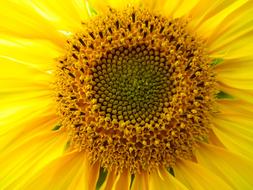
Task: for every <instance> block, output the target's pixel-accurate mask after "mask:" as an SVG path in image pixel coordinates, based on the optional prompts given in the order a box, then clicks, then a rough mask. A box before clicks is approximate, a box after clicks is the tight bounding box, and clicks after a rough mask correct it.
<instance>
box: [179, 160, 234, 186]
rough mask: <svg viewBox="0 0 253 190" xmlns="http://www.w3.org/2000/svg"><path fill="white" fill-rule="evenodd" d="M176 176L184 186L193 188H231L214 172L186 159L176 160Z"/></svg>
mask: <svg viewBox="0 0 253 190" xmlns="http://www.w3.org/2000/svg"><path fill="white" fill-rule="evenodd" d="M174 172H175V176H176V178H177V179H178V180H179V181H181V182H182V183H183V184H184V185H185V186H186V187H188V188H189V189H194V190H213V189H223V190H225V189H226V190H232V188H231V187H230V186H229V185H228V184H226V182H224V181H223V180H222V178H219V177H218V176H216V175H215V174H214V173H212V172H211V171H209V170H208V169H206V168H204V167H202V166H201V165H200V164H196V163H193V162H191V161H186V160H178V161H177V163H176V167H175V168H174Z"/></svg>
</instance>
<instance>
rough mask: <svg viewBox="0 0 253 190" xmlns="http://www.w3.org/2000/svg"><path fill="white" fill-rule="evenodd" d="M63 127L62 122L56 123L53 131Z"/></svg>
mask: <svg viewBox="0 0 253 190" xmlns="http://www.w3.org/2000/svg"><path fill="white" fill-rule="evenodd" d="M60 128H61V124H59V123H58V124H56V125H55V126H54V127H53V129H52V131H57V130H58V129H60Z"/></svg>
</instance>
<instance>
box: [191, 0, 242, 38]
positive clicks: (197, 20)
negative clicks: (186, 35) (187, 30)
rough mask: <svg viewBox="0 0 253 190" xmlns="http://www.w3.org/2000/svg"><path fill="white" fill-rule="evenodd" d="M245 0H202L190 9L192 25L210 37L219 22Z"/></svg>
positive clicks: (200, 32)
mask: <svg viewBox="0 0 253 190" xmlns="http://www.w3.org/2000/svg"><path fill="white" fill-rule="evenodd" d="M242 3H243V1H236V0H227V1H220V0H201V1H199V2H198V3H197V5H196V6H195V7H194V8H193V9H192V10H191V11H190V13H189V16H190V18H191V19H192V21H191V23H190V26H191V27H193V29H194V31H197V32H198V33H199V34H201V35H202V36H204V37H206V38H208V37H209V36H210V35H211V33H212V32H213V31H214V30H215V29H216V27H217V26H218V25H219V23H220V22H221V21H222V20H223V19H224V18H225V17H226V16H227V15H229V14H230V13H231V12H232V11H233V10H234V9H236V8H238V7H240V5H241V4H242Z"/></svg>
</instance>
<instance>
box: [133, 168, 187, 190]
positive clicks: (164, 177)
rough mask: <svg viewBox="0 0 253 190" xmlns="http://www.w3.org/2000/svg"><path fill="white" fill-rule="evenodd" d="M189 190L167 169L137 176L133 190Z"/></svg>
mask: <svg viewBox="0 0 253 190" xmlns="http://www.w3.org/2000/svg"><path fill="white" fill-rule="evenodd" d="M168 187H169V188H170V189H173V190H188V189H187V188H186V187H185V186H184V185H183V184H182V183H181V182H180V181H178V180H177V179H176V178H175V177H173V176H172V175H171V174H170V173H169V172H168V171H166V169H165V168H160V169H158V170H155V171H152V172H151V173H149V174H148V173H147V172H141V173H139V174H137V175H135V178H134V181H133V185H132V189H133V190H140V189H145V190H155V189H159V190H167V189H168Z"/></svg>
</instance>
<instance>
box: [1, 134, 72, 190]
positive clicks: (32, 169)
mask: <svg viewBox="0 0 253 190" xmlns="http://www.w3.org/2000/svg"><path fill="white" fill-rule="evenodd" d="M66 142H67V137H66V135H65V132H64V133H63V132H62V131H57V132H50V133H43V134H40V135H37V136H34V137H33V138H30V139H28V140H27V141H25V142H23V143H20V144H18V145H17V146H16V147H15V148H12V149H10V150H9V149H7V150H6V151H5V152H1V156H0V168H1V170H0V176H1V180H0V186H1V188H3V189H22V188H21V187H22V185H23V184H24V183H25V182H27V181H29V180H30V177H31V176H33V175H34V174H35V173H36V172H38V171H39V170H40V169H41V168H42V167H43V166H44V165H46V164H47V163H49V162H50V161H51V160H53V159H55V158H57V157H59V156H60V155H61V154H62V153H63V150H64V147H65V145H66Z"/></svg>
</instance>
